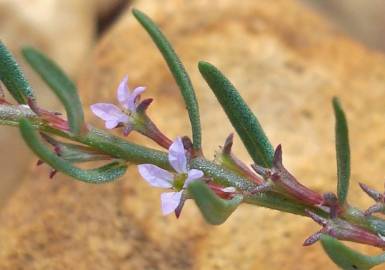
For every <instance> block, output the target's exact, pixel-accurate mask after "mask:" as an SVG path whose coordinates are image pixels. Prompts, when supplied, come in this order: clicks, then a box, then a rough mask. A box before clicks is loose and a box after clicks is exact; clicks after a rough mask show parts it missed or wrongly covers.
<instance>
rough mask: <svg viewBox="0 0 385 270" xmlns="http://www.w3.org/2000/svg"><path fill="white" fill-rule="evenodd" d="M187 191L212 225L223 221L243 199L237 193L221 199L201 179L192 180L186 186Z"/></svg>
mask: <svg viewBox="0 0 385 270" xmlns="http://www.w3.org/2000/svg"><path fill="white" fill-rule="evenodd" d="M188 191H189V192H190V194H191V195H192V197H193V198H194V200H195V203H196V204H197V206H198V207H199V209H200V211H201V213H202V215H203V217H204V218H205V219H206V221H207V222H208V223H210V224H212V225H220V224H222V223H223V222H225V221H226V220H227V218H228V217H229V216H230V215H231V214H232V213H233V212H234V210H235V209H236V208H237V207H238V205H239V204H240V203H241V202H242V200H243V196H242V195H237V196H235V197H234V198H232V199H231V200H224V199H221V198H219V197H218V196H217V195H216V194H215V193H214V192H213V191H212V190H211V189H210V188H209V187H208V186H207V185H206V184H205V183H203V182H201V181H195V182H192V183H191V184H190V185H189V186H188Z"/></svg>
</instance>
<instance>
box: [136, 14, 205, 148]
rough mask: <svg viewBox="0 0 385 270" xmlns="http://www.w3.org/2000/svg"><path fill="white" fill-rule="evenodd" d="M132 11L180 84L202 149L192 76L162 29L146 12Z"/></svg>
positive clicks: (192, 126) (197, 141)
mask: <svg viewBox="0 0 385 270" xmlns="http://www.w3.org/2000/svg"><path fill="white" fill-rule="evenodd" d="M132 13H133V14H134V16H135V18H136V19H137V20H138V21H139V23H140V24H141V25H142V26H143V27H144V29H145V30H146V31H147V33H148V34H149V35H150V37H151V38H152V40H153V41H154V43H155V44H156V46H157V47H158V49H159V51H160V52H161V53H162V55H163V57H164V59H165V60H166V62H167V65H168V67H169V69H170V71H171V73H172V75H173V76H174V79H175V81H176V83H177V84H178V86H179V89H180V91H181V93H182V96H183V99H184V102H185V103H186V107H187V111H188V114H189V117H190V122H191V128H192V137H193V147H194V149H196V150H200V149H201V137H202V135H201V124H200V118H199V108H198V102H197V99H196V96H195V91H194V88H193V86H192V83H191V80H190V77H189V76H188V74H187V72H186V70H185V68H184V66H183V64H182V62H181V61H180V59H179V57H178V56H177V54H176V53H175V51H174V49H173V48H172V46H171V44H170V43H169V42H168V40H167V39H166V37H165V36H164V35H163V33H162V32H161V31H160V29H159V28H158V27H157V26H156V24H155V23H154V22H153V21H152V20H151V19H150V18H149V17H148V16H147V15H146V14H144V13H143V12H141V11H139V10H137V9H133V11H132Z"/></svg>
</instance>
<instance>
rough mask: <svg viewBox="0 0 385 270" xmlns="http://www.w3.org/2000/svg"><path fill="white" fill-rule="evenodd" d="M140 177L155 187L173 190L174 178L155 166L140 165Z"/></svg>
mask: <svg viewBox="0 0 385 270" xmlns="http://www.w3.org/2000/svg"><path fill="white" fill-rule="evenodd" d="M138 169H139V173H140V175H141V176H142V177H143V178H144V180H146V181H147V182H148V183H149V184H150V185H151V186H153V187H160V188H171V187H172V181H173V179H174V176H173V175H172V174H171V173H170V172H168V171H166V170H164V169H162V168H159V167H158V166H155V165H153V164H141V165H138Z"/></svg>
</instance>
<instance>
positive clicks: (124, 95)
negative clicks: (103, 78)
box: [116, 75, 131, 107]
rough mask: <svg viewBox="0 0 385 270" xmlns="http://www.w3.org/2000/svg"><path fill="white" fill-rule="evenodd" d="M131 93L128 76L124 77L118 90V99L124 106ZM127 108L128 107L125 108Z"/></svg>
mask: <svg viewBox="0 0 385 270" xmlns="http://www.w3.org/2000/svg"><path fill="white" fill-rule="evenodd" d="M130 95H131V93H130V90H129V89H128V76H127V75H126V76H124V78H123V80H121V81H120V83H119V86H118V90H117V94H116V96H117V98H118V101H119V102H120V104H121V105H122V106H124V104H125V103H126V100H127V99H128V98H129V97H130ZM124 107H126V106H124Z"/></svg>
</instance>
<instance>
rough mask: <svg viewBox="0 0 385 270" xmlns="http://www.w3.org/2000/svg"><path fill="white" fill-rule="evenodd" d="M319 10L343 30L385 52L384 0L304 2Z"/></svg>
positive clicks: (309, 0)
mask: <svg viewBox="0 0 385 270" xmlns="http://www.w3.org/2000/svg"><path fill="white" fill-rule="evenodd" d="M303 2H305V3H308V4H311V5H312V6H314V7H316V8H317V9H319V10H320V11H321V12H322V13H324V14H325V15H326V16H327V17H328V18H330V19H331V20H332V21H334V22H335V23H336V25H338V26H339V27H340V28H341V29H342V30H344V31H346V32H347V33H349V34H350V35H352V36H353V37H355V38H357V39H358V40H360V41H361V42H363V43H364V44H367V45H368V46H370V47H371V48H375V49H380V50H383V51H384V50H385V38H384V35H383V33H384V27H385V17H384V13H385V1H384V0H371V1H370V2H368V1H365V0H339V1H334V0H325V1H314V0H303Z"/></svg>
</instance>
